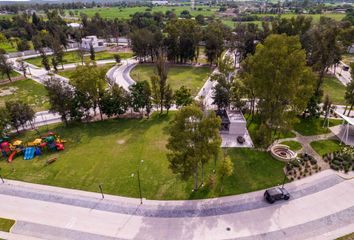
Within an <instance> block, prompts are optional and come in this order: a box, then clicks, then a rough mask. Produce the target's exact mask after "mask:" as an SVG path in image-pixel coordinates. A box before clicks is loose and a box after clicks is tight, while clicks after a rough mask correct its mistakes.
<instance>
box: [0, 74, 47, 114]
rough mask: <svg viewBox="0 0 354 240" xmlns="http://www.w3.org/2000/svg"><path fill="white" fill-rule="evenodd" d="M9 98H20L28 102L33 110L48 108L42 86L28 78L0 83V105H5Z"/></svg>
mask: <svg viewBox="0 0 354 240" xmlns="http://www.w3.org/2000/svg"><path fill="white" fill-rule="evenodd" d="M9 100H13V101H14V100H21V101H23V102H25V103H28V104H30V105H31V106H32V107H33V109H34V110H35V111H42V110H46V109H48V108H49V102H48V97H47V91H46V90H45V88H44V86H43V85H41V84H39V83H37V82H35V81H33V80H30V79H25V80H19V81H15V82H12V83H7V84H3V85H0V106H1V107H3V106H5V102H6V101H9Z"/></svg>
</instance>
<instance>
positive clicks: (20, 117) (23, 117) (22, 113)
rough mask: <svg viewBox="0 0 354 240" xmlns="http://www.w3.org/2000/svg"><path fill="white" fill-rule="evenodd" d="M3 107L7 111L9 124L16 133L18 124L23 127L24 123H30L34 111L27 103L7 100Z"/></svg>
mask: <svg viewBox="0 0 354 240" xmlns="http://www.w3.org/2000/svg"><path fill="white" fill-rule="evenodd" d="M5 107H6V110H7V112H8V113H9V117H10V118H9V119H10V125H11V126H12V127H14V128H15V129H16V131H17V133H19V127H20V126H22V128H23V129H25V126H26V124H27V123H28V122H30V123H31V122H32V121H33V119H34V117H35V112H34V111H33V109H32V108H31V107H30V106H29V105H28V104H27V103H23V102H21V101H8V102H5Z"/></svg>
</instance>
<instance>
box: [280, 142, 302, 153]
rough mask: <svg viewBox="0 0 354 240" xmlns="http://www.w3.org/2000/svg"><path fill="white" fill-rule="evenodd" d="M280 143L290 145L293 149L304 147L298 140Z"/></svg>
mask: <svg viewBox="0 0 354 240" xmlns="http://www.w3.org/2000/svg"><path fill="white" fill-rule="evenodd" d="M280 144H284V145H287V146H289V147H290V149H291V150H293V151H298V150H300V149H301V148H302V146H301V144H300V143H299V142H297V141H285V142H282V143H280Z"/></svg>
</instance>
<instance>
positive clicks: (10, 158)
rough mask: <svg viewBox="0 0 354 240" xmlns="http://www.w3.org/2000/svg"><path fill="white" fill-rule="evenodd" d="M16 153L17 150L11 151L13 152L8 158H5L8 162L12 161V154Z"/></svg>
mask: <svg viewBox="0 0 354 240" xmlns="http://www.w3.org/2000/svg"><path fill="white" fill-rule="evenodd" d="M16 153H17V151H13V152H12V153H11V155H10V156H9V158H8V159H7V161H8V162H9V163H10V162H12V160H13V158H14V156H15V155H16Z"/></svg>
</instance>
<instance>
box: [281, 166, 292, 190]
mask: <svg viewBox="0 0 354 240" xmlns="http://www.w3.org/2000/svg"><path fill="white" fill-rule="evenodd" d="M289 166H290V164H289V163H287V164H286V166H285V175H284V180H283V184H282V186H281V188H284V184H285V180H286V176H287V175H288V172H289V170H288V167H289Z"/></svg>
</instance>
